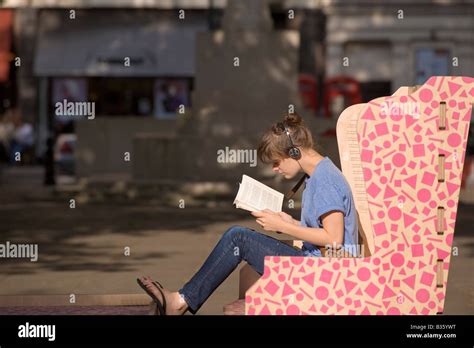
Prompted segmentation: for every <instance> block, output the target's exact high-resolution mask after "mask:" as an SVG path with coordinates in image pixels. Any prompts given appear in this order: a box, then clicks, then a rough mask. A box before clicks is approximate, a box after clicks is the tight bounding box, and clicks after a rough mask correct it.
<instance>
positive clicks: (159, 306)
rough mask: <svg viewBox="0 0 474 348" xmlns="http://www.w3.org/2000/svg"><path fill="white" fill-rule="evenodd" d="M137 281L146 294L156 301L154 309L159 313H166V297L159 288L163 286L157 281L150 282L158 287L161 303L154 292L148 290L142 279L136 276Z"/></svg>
mask: <svg viewBox="0 0 474 348" xmlns="http://www.w3.org/2000/svg"><path fill="white" fill-rule="evenodd" d="M137 283H138V285H140V287H141V288H142V289H143V290H144V291H145V292H146V293H147V294H148V296H150V297H151V298H152V299H153V301H154V302H155V303H156V309H157V310H158V312H159V313H160V315H166V297H165V294H163V291H161V289H163V286H162V285H161V284H160V283H159V282H157V281H153V282H152V284H153V285H154V286H155V288H157V289H158V291H159V292H160V294H161V297H162V298H163V303H161V301H160V300H159V299H158V298H157V297H156V296H155V294H154V293H152V292H151V291H150V290H148V288H147V287H146V285H145V284H144V283H142V281H141V280H140V279H139V278H137ZM155 314H156V312H155Z"/></svg>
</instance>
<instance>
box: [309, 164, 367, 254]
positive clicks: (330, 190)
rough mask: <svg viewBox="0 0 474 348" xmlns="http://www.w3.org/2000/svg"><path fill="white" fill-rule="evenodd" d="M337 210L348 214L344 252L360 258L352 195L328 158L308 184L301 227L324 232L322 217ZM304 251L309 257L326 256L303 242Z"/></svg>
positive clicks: (318, 166)
mask: <svg viewBox="0 0 474 348" xmlns="http://www.w3.org/2000/svg"><path fill="white" fill-rule="evenodd" d="M334 210H337V211H340V212H343V213H344V241H343V248H344V249H345V250H347V251H348V252H350V253H351V254H352V255H353V256H358V254H359V253H358V248H357V243H358V232H359V231H358V225H357V213H356V208H355V205H354V199H353V197H352V191H351V188H350V186H349V183H348V182H347V180H346V178H345V177H344V175H343V174H342V172H341V171H340V170H339V168H337V167H336V165H335V164H334V163H333V162H332V161H331V160H330V159H329V157H327V156H326V157H325V158H324V159H323V160H321V161H320V162H319V163H318V164H317V165H316V168H315V169H314V171H313V174H312V175H311V176H310V177H309V178H306V180H305V189H304V191H303V197H302V206H301V226H305V227H316V228H318V227H319V228H322V227H323V225H322V221H321V216H322V215H324V214H326V213H327V212H330V211H334ZM302 250H303V253H304V254H305V255H307V256H322V255H321V251H320V250H319V249H318V247H317V246H315V245H314V244H311V243H308V242H303V247H302Z"/></svg>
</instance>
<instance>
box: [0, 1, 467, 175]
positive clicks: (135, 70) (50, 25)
mask: <svg viewBox="0 0 474 348" xmlns="http://www.w3.org/2000/svg"><path fill="white" fill-rule="evenodd" d="M268 3H269V5H270V9H271V18H272V22H273V30H275V31H278V30H294V31H295V32H297V33H298V35H299V37H300V38H299V48H298V53H299V54H298V58H297V63H296V64H297V68H298V72H299V73H305V74H309V75H312V76H314V78H315V81H316V84H317V88H318V90H319V93H318V97H319V102H318V106H319V107H321V102H322V94H323V93H324V81H325V80H327V79H328V78H332V77H337V76H348V77H352V78H354V79H356V80H357V81H358V83H359V84H360V91H361V94H362V100H363V101H368V100H370V99H373V98H375V97H378V96H381V95H389V94H391V93H392V92H393V91H395V90H396V89H397V88H398V87H400V86H402V85H415V84H421V83H423V82H424V81H425V80H426V79H427V78H428V77H429V76H432V75H465V76H472V75H474V37H473V33H474V21H473V19H472V18H473V15H474V14H473V11H474V10H473V8H474V1H471V0H464V1H463V0H457V1H456V0H453V1H428V0H422V1H405V0H398V1H383V2H381V1H343V0H325V1H319V0H294V1H292V0H281V1H280V0H275V1H268ZM226 5H227V1H226V0H167V1H163V0H147V1H137V0H121V1H114V0H89V1H86V0H82V1H81V0H66V1H56V0H29V1H26V0H4V1H3V4H2V6H3V8H2V9H1V11H11V13H12V16H13V18H12V21H11V36H12V37H11V45H10V46H11V54H9V55H8V57H10V67H11V69H13V70H14V71H10V73H9V76H10V77H9V79H8V81H7V82H4V84H6V83H8V86H9V92H8V93H7V92H5V93H4V95H3V96H2V98H3V99H11V100H12V101H8V102H6V103H5V102H4V103H3V105H7V106H9V107H18V108H19V109H20V112H21V115H22V117H23V119H25V120H27V121H29V122H31V123H33V124H34V125H35V134H36V155H37V156H38V158H42V157H44V156H45V153H46V150H47V147H46V140H47V138H48V137H49V136H51V132H55V133H61V132H74V131H76V130H77V129H76V128H77V124H79V123H77V124H76V122H83V121H84V117H82V118H83V119H82V120H80V121H75V122H72V123H71V122H69V121H64V119H61V117H57V116H55V115H54V105H55V103H56V102H60V101H62V100H64V99H67V100H74V101H77V102H81V101H88V102H95V105H96V109H95V114H96V115H95V117H96V118H97V119H96V120H95V126H94V133H93V134H91V132H92V131H91V130H90V127H89V128H88V129H87V132H86V133H87V134H88V135H87V136H88V137H89V138H85V139H84V138H83V139H78V142H79V143H80V142H81V141H82V142H83V143H87V142H91V141H98V142H97V143H96V144H95V145H94V148H96V149H97V150H96V151H95V152H93V153H92V152H90V151H89V153H88V152H87V151H86V152H85V153H83V154H82V156H83V157H82V159H81V161H82V162H81V163H82V165H81V167H80V168H78V173H79V174H80V175H81V176H88V175H91V174H95V173H106V172H107V171H112V172H116V171H120V170H125V171H126V172H127V173H131V168H127V167H126V166H123V159H122V158H115V159H111V149H112V148H113V149H115V150H116V151H118V152H119V153H123V152H125V151H126V150H127V149H130V148H131V146H132V142H133V135H134V134H136V133H143V132H155V133H157V134H162V135H163V136H169V135H173V134H175V132H176V129H177V128H178V127H179V122H180V120H179V115H178V114H177V112H176V105H185V106H186V107H187V109H188V110H189V109H190V110H192V109H193V104H195V103H194V102H195V101H193V96H194V95H195V90H194V88H195V76H196V49H195V48H196V37H197V35H198V34H199V33H209V32H212V31H215V30H217V29H221V28H222V27H223V24H222V17H223V12H224V11H223V10H224V8H225V7H226ZM181 10H184V12H183V13H184V16H185V20H183V19H182V18H180V15H181V14H182V13H181V12H180V11H181ZM78 19H79V20H78ZM272 54H274V53H272ZM4 56H7V55H4ZM13 57H19V58H21V65H20V66H14V65H13V63H14V62H13V60H12V58H13ZM346 58H347V59H346ZM12 80H14V83H13V82H12ZM0 83H1V82H0ZM295 83H297V82H295ZM269 88H271V86H269ZM12 91H13V92H12ZM236 98H238V96H236ZM191 113H192V111H191ZM279 116H280V115H275V117H274V118H275V119H277V118H278V117H279ZM315 120H318V119H317V118H315ZM318 130H319V129H318ZM92 139H98V140H92ZM330 147H334V145H330ZM328 150H330V151H331V149H328ZM330 151H329V152H330ZM336 154H337V149H336ZM93 158H95V160H93ZM97 159H100V160H97ZM88 161H89V163H92V164H90V165H87V163H88ZM120 168H122V169H120Z"/></svg>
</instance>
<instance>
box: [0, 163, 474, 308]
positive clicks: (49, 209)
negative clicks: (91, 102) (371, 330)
mask: <svg viewBox="0 0 474 348" xmlns="http://www.w3.org/2000/svg"><path fill="white" fill-rule="evenodd" d="M2 182H3V185H2V184H0V185H1V186H0V236H1V239H0V242H2V243H4V242H5V241H7V240H8V241H11V242H17V243H22V242H23V243H25V242H28V243H38V244H39V254H40V255H39V260H38V262H27V261H25V260H0V296H1V295H46V294H48V295H52V294H76V295H80V294H134V293H136V294H138V293H141V292H142V291H141V289H140V288H139V287H138V286H137V285H136V281H135V279H136V277H137V276H138V275H141V274H149V275H151V276H153V277H156V278H157V279H159V280H160V281H161V282H163V283H164V285H165V286H167V287H168V288H170V289H172V290H178V289H179V288H180V286H182V285H183V284H184V283H185V282H186V281H187V280H188V279H190V277H191V276H192V274H193V273H194V272H195V271H196V270H197V269H198V268H199V267H200V266H201V265H202V262H203V261H204V260H205V257H206V256H207V255H208V254H209V252H210V251H211V250H212V248H213V247H214V245H215V244H216V243H217V241H218V240H219V238H220V236H221V235H222V233H223V232H224V231H225V230H226V229H227V228H228V227H230V226H231V225H234V224H243V225H247V226H249V227H252V228H256V227H257V226H256V224H255V222H254V220H253V219H251V218H249V217H248V214H247V213H245V212H243V211H241V210H238V209H234V208H233V207H232V205H231V204H232V202H229V204H228V206H224V207H221V208H213V209H210V208H206V209H205V208H185V209H179V208H166V207H160V206H158V205H156V204H150V203H146V202H141V203H137V202H135V203H133V204H129V203H128V204H127V203H123V202H122V203H117V202H112V201H110V202H104V203H100V204H97V203H96V204H78V206H77V207H76V209H70V208H69V202H68V200H60V201H58V200H51V199H44V197H47V192H46V191H44V189H43V188H42V187H41V170H40V169H37V168H25V169H15V170H8V171H4V173H3V180H2V181H0V183H2ZM473 227H474V206H466V205H460V207H459V212H458V221H457V225H456V234H455V238H454V245H455V246H457V247H458V248H459V256H454V257H453V258H452V264H451V268H450V274H449V283H448V290H447V298H446V306H445V313H446V314H474V303H473V302H474V300H473V298H474V277H473V275H474V274H473V266H474V263H473V260H474V232H473V230H472V229H473ZM125 247H129V248H130V256H125V255H124V248H125ZM237 282H238V275H237V272H234V273H233V274H232V275H231V276H230V277H229V278H228V279H227V280H226V281H225V282H224V283H223V284H222V286H221V287H220V288H219V289H218V290H217V291H216V292H215V293H214V294H213V295H212V296H211V297H210V299H209V300H208V301H207V302H206V304H205V305H204V306H203V307H202V308H201V310H200V312H199V313H198V314H221V313H222V307H223V305H224V304H227V303H229V302H232V301H233V300H235V299H236V297H237V294H238V283H237ZM22 310H23V311H24V310H26V309H25V308H23V309H20V308H16V309H15V308H0V314H15V313H16V314H19V313H23V312H21V311H22ZM27 310H28V312H27V313H37V314H40V313H43V312H46V313H56V314H77V313H78V311H79V312H81V311H82V312H81V313H82V314H85V313H86V314H87V313H89V314H137V313H142V312H143V313H144V314H145V313H146V312H147V310H148V309H147V308H146V307H140V306H135V307H132V306H129V307H110V308H100V307H88V308H86V307H74V308H71V307H67V308H66V307H50V308H39V307H30V308H29V309H27ZM46 313H45V314H46Z"/></svg>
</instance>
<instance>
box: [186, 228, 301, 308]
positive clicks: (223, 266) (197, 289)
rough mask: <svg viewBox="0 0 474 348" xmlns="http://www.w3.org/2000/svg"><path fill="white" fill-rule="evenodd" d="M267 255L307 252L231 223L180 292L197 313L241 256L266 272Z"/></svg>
mask: <svg viewBox="0 0 474 348" xmlns="http://www.w3.org/2000/svg"><path fill="white" fill-rule="evenodd" d="M265 256H305V255H304V254H303V252H302V251H301V250H300V249H298V248H295V247H292V246H290V245H287V244H285V243H283V242H281V241H279V240H277V239H275V238H272V237H269V236H267V235H264V234H262V233H258V232H256V231H254V230H252V229H250V228H246V227H242V226H232V227H231V228H229V229H228V230H227V231H226V232H225V233H224V234H223V236H222V237H221V239H220V240H219V242H218V243H217V245H216V246H215V248H214V250H212V252H211V254H210V255H209V256H208V258H207V259H206V261H205V262H204V264H203V265H202V267H201V268H200V269H199V271H198V272H197V273H196V274H195V275H194V276H193V277H192V278H191V280H190V281H189V282H187V283H186V284H185V285H184V286H183V287H182V288H181V289H180V290H179V291H178V292H179V293H180V294H181V295H182V297H184V300H185V301H186V303H187V304H188V306H189V311H190V312H191V313H193V314H195V313H196V312H197V311H198V310H199V308H200V307H201V306H202V304H203V303H204V302H205V301H206V300H207V299H208V297H209V296H211V294H212V293H213V292H214V290H215V289H216V288H217V287H218V286H219V285H220V284H221V283H222V282H223V281H224V280H225V279H226V278H227V277H228V276H229V275H230V274H231V273H232V271H234V269H235V268H236V267H237V266H238V265H239V263H240V262H241V261H242V260H245V261H247V263H248V264H249V265H250V266H252V268H253V269H254V270H255V271H256V272H257V273H259V274H260V275H262V274H263V267H264V266H263V263H264V259H265Z"/></svg>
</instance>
